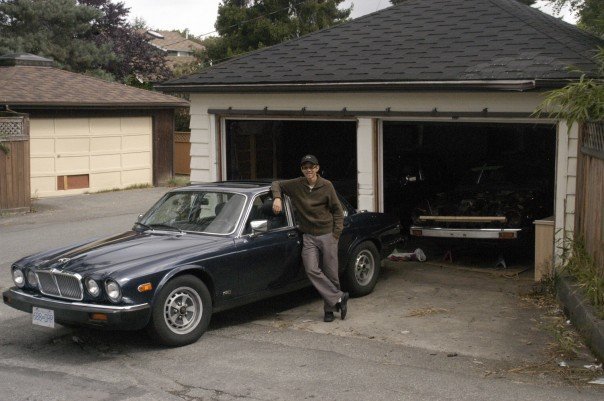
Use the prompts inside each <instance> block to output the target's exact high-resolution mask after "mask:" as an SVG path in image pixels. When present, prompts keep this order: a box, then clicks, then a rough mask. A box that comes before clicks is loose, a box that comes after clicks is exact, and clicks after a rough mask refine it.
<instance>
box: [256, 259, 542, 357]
mask: <svg viewBox="0 0 604 401" xmlns="http://www.w3.org/2000/svg"><path fill="white" fill-rule="evenodd" d="M532 284H533V280H532V274H525V275H524V277H522V276H521V278H518V277H515V278H506V277H502V276H494V275H492V274H488V273H482V272H476V271H470V270H464V269H460V268H457V267H453V266H450V267H448V266H444V267H443V266H439V265H437V264H430V263H429V262H426V263H419V262H391V261H384V262H383V267H382V274H381V278H380V281H379V282H378V284H377V286H376V289H375V291H374V292H373V293H372V294H370V295H368V296H365V297H362V298H355V299H351V300H350V301H349V307H348V308H349V311H348V317H347V318H346V320H344V321H342V320H339V319H336V321H335V322H333V323H324V322H323V321H322V317H323V316H322V301H321V300H320V299H318V297H317V299H316V300H313V301H312V302H310V303H303V304H302V305H300V306H296V307H293V308H291V309H288V310H285V311H282V312H280V313H278V314H276V315H272V316H266V317H260V319H258V320H256V321H255V322H254V323H256V324H261V325H265V326H269V327H275V328H281V329H283V328H290V329H299V330H305V331H310V332H315V333H324V334H330V335H335V336H342V337H358V338H367V339H371V340H375V341H383V342H387V343H394V344H400V345H404V346H409V347H414V348H419V349H424V350H426V351H427V352H429V353H431V352H434V353H447V354H449V355H450V356H455V355H460V356H461V355H465V356H468V357H473V358H477V359H488V360H494V361H499V362H501V361H504V362H509V363H510V364H511V365H516V364H519V363H528V364H531V363H538V362H541V361H543V359H544V352H545V348H546V347H547V345H548V344H549V343H550V342H551V341H553V339H552V337H551V335H550V334H549V333H548V332H546V330H544V329H540V328H539V320H540V313H541V311H539V310H538V309H537V308H535V307H533V306H532V305H531V304H530V303H529V302H526V301H523V300H522V298H521V295H522V294H527V293H528V292H529V291H530V288H531V285H532ZM336 315H337V314H336Z"/></svg>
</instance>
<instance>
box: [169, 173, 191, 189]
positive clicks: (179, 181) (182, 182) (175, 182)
mask: <svg viewBox="0 0 604 401" xmlns="http://www.w3.org/2000/svg"><path fill="white" fill-rule="evenodd" d="M189 184H191V180H190V179H189V176H188V175H185V176H183V175H180V176H179V175H177V176H175V177H174V178H172V179H171V180H170V181H168V186H169V187H184V186H187V185H189Z"/></svg>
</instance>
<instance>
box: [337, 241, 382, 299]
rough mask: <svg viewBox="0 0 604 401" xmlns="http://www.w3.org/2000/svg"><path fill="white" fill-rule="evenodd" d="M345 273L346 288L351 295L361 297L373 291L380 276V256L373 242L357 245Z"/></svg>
mask: <svg viewBox="0 0 604 401" xmlns="http://www.w3.org/2000/svg"><path fill="white" fill-rule="evenodd" d="M350 255H351V256H350V259H349V260H348V264H347V266H346V270H345V271H344V279H345V283H346V288H347V289H348V292H349V293H350V295H352V296H355V297H360V296H363V295H367V294H369V293H371V292H372V291H373V288H374V287H375V283H377V280H378V277H379V275H380V267H381V260H380V254H379V252H378V250H377V248H376V247H375V245H374V244H373V243H372V242H369V241H366V242H362V243H360V244H359V245H357V246H356V247H355V248H354V250H353V251H352V253H351V254H350Z"/></svg>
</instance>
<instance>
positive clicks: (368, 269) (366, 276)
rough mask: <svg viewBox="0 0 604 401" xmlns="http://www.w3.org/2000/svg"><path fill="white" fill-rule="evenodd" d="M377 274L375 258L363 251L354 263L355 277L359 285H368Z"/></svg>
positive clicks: (368, 252) (365, 250) (367, 251)
mask: <svg viewBox="0 0 604 401" xmlns="http://www.w3.org/2000/svg"><path fill="white" fill-rule="evenodd" d="M374 272H375V258H374V257H373V254H372V253H371V252H370V251H369V250H367V249H363V250H362V251H361V252H359V253H358V254H357V257H356V259H355V262H354V277H355V279H356V281H357V283H358V284H359V285H362V286H363V285H367V284H369V283H370V282H371V280H372V279H373V274H374Z"/></svg>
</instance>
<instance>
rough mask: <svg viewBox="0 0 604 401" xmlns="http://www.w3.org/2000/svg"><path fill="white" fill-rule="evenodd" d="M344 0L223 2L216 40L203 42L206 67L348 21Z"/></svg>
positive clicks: (223, 0)
mask: <svg viewBox="0 0 604 401" xmlns="http://www.w3.org/2000/svg"><path fill="white" fill-rule="evenodd" d="M343 1H344V0H222V3H221V4H220V6H219V7H218V18H217V19H216V24H215V25H214V26H215V28H216V30H217V31H218V33H219V35H220V36H219V37H214V38H211V39H206V40H205V41H204V46H205V47H206V49H207V51H206V58H207V60H208V61H206V63H208V64H211V63H216V62H219V61H222V60H224V59H227V58H230V57H233V56H235V55H238V54H242V53H247V52H250V51H253V50H256V49H259V48H262V47H265V46H272V45H275V44H278V43H281V42H283V41H285V40H289V39H293V38H297V37H300V36H302V35H306V34H308V33H311V32H314V31H317V30H320V29H324V28H328V27H330V26H333V25H335V24H339V23H341V22H344V21H346V20H347V19H348V17H349V15H350V12H351V11H352V8H348V9H344V10H340V9H338V5H339V4H340V3H342V2H343Z"/></svg>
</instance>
